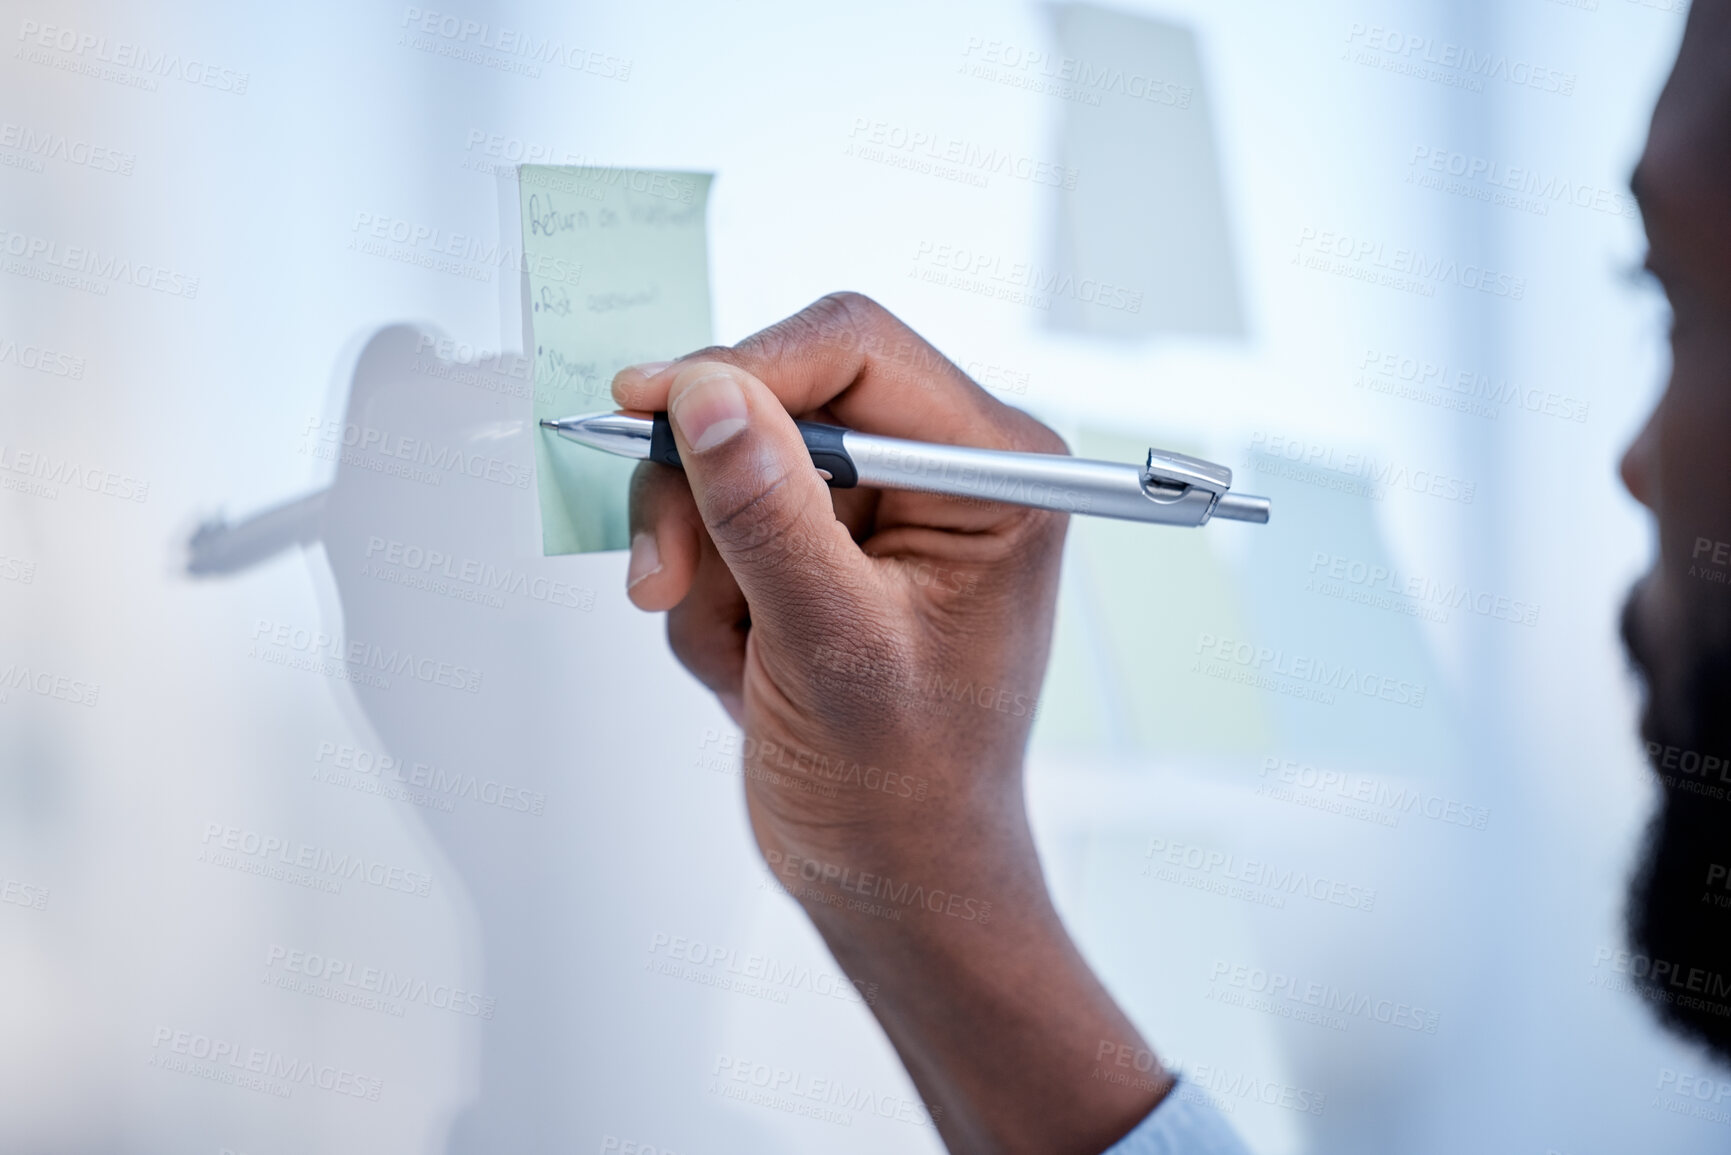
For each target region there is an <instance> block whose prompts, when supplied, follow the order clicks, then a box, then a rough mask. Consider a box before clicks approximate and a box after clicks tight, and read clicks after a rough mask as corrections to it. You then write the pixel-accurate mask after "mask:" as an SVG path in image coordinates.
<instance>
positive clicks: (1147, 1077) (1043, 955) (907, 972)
mask: <svg viewBox="0 0 1731 1155" xmlns="http://www.w3.org/2000/svg"><path fill="white" fill-rule="evenodd" d="M989 825H990V826H991V827H994V828H995V829H990V830H984V829H974V830H970V831H968V832H966V834H965V835H963V836H962V837H959V838H953V839H944V838H934V839H927V840H922V844H921V846H920V847H919V849H918V850H916V851H912V852H897V851H893V850H892V851H885V850H882V849H878V850H876V851H860V852H853V853H848V854H845V855H843V854H823V855H819V856H802V855H799V854H796V853H794V852H791V851H777V852H771V853H770V854H769V858H770V865H771V869H772V870H774V871H776V873H777V876H778V877H779V878H781V880H782V882H783V884H784V885H786V886H787V887H788V888H789V890H790V891H791V892H792V893H793V894H794V895H795V897H797V898H798V899H799V900H800V901H801V903H802V904H803V905H804V906H805V908H806V910H807V912H808V913H809V914H810V915H811V918H812V921H813V923H814V924H815V925H816V927H817V929H818V931H819V933H821V934H822V935H823V937H824V940H825V941H826V942H827V943H828V944H829V947H830V950H831V952H832V953H833V954H834V955H835V958H836V961H837V962H838V963H840V964H841V966H842V968H843V969H844V970H846V971H847V973H848V975H849V976H850V977H851V978H853V979H855V980H856V981H858V982H860V983H861V984H870V985H875V988H876V998H875V999H874V1000H873V1004H872V1009H873V1011H874V1013H876V1015H877V1017H878V1021H879V1022H880V1023H882V1025H883V1027H884V1031H885V1033H887V1034H888V1035H889V1038H890V1041H891V1042H892V1043H893V1044H894V1045H895V1047H896V1050H897V1052H898V1053H899V1054H900V1055H901V1058H902V1061H903V1063H904V1065H905V1066H906V1067H907V1069H908V1072H909V1073H910V1075H912V1077H913V1080H914V1083H915V1084H916V1086H918V1087H919V1090H920V1092H921V1095H922V1097H923V1098H924V1099H925V1101H926V1102H927V1103H928V1104H929V1105H930V1106H931V1108H932V1110H933V1115H934V1117H935V1120H936V1123H937V1126H938V1129H939V1131H940V1133H941V1134H942V1135H943V1137H944V1141H945V1143H946V1144H947V1145H948V1146H949V1148H950V1149H951V1150H952V1151H957V1152H970V1153H972V1152H994V1153H995V1152H1023V1151H1026V1152H1042V1153H1051V1152H1064V1153H1069V1152H1074V1153H1075V1155H1097V1153H1098V1152H1100V1151H1102V1150H1104V1149H1105V1148H1106V1147H1108V1146H1110V1145H1111V1144H1112V1143H1113V1142H1114V1141H1116V1140H1117V1139H1118V1138H1120V1137H1121V1136H1122V1135H1124V1134H1125V1133H1126V1132H1128V1131H1129V1130H1130V1129H1131V1128H1132V1127H1134V1126H1135V1125H1136V1123H1137V1122H1139V1121H1140V1120H1141V1119H1142V1118H1143V1117H1144V1116H1146V1115H1147V1113H1148V1112H1149V1111H1150V1110H1151V1109H1152V1108H1153V1107H1154V1105H1155V1104H1156V1103H1158V1102H1159V1101H1160V1099H1161V1098H1162V1097H1163V1096H1164V1095H1165V1093H1166V1091H1167V1090H1168V1089H1169V1088H1170V1086H1171V1080H1170V1078H1169V1077H1167V1076H1166V1075H1165V1074H1164V1073H1163V1072H1161V1071H1159V1070H1158V1069H1156V1070H1155V1071H1153V1072H1151V1073H1147V1074H1141V1073H1139V1074H1138V1078H1136V1079H1133V1080H1108V1079H1106V1078H1104V1077H1103V1076H1104V1074H1105V1072H1106V1071H1107V1070H1108V1069H1109V1068H1108V1067H1107V1065H1106V1064H1105V1063H1103V1062H1102V1060H1101V1059H1100V1055H1101V1053H1102V1050H1103V1048H1104V1047H1106V1046H1110V1047H1112V1048H1114V1049H1116V1048H1117V1047H1119V1046H1120V1045H1129V1046H1131V1047H1142V1046H1143V1044H1142V1043H1141V1041H1140V1039H1139V1037H1138V1035H1137V1032H1136V1029H1135V1027H1134V1026H1132V1025H1131V1023H1130V1022H1129V1020H1128V1019H1127V1018H1126V1017H1125V1016H1124V1014H1123V1012H1122V1011H1120V1010H1119V1009H1118V1007H1117V1005H1116V1004H1115V1003H1114V1002H1113V1001H1112V998H1111V996H1110V995H1109V994H1107V992H1106V990H1105V988H1104V987H1102V986H1101V984H1100V982H1099V980H1098V979H1096V978H1095V977H1094V975H1093V973H1092V972H1091V971H1090V970H1089V968H1088V965H1087V963H1086V962H1085V961H1084V960H1083V959H1082V957H1081V955H1080V954H1079V953H1078V952H1077V950H1076V948H1075V946H1074V944H1073V943H1072V942H1071V940H1070V938H1069V935H1068V934H1067V933H1066V932H1065V930H1064V927H1063V924H1062V922H1061V921H1060V920H1059V918H1058V915H1057V912H1056V910H1055V909H1054V908H1053V906H1052V903H1051V900H1050V897H1049V895H1048V893H1047V890H1046V886H1045V881H1044V879H1043V877H1042V876H1041V873H1040V869H1039V862H1038V859H1037V856H1036V855H1035V853H1034V848H1033V845H1032V840H1031V838H1030V837H1029V836H1028V833H1027V826H1026V822H1025V820H1024V819H1023V818H1022V816H1021V814H1020V811H1019V808H1017V811H1016V813H1015V814H1013V815H1006V816H1005V817H1004V819H1003V820H1001V821H998V822H992V823H990V824H989ZM1006 826H1007V827H1010V829H1008V830H1006V829H1005V827H1006ZM934 844H935V845H934ZM844 858H845V859H846V860H845V861H842V860H843V859H844ZM868 989H869V988H868Z"/></svg>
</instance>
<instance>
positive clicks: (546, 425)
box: [541, 417, 559, 429]
mask: <svg viewBox="0 0 1731 1155" xmlns="http://www.w3.org/2000/svg"><path fill="white" fill-rule="evenodd" d="M541 428H543V429H557V428H559V424H558V422H555V421H549V420H547V419H546V418H545V417H543V418H541Z"/></svg>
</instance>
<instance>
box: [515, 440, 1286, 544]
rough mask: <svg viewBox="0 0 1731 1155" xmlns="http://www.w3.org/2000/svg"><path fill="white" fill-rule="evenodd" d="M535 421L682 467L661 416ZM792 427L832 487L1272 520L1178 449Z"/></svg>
mask: <svg viewBox="0 0 1731 1155" xmlns="http://www.w3.org/2000/svg"><path fill="white" fill-rule="evenodd" d="M541 424H542V426H543V427H545V428H547V429H551V430H553V431H554V432H555V433H557V434H559V436H561V437H564V438H566V439H568V440H570V441H575V442H577V443H578V444H579V445H587V446H589V447H590V448H591V449H600V450H603V451H605V452H607V453H615V454H618V455H619V456H621V457H636V458H640V459H647V460H649V461H659V462H660V463H661V464H663V465H671V466H674V467H676V468H678V467H680V462H679V451H678V448H677V447H676V446H675V445H674V442H673V427H672V426H671V425H669V424H668V422H667V414H665V413H657V414H655V415H654V416H653V417H639V416H633V415H632V414H629V413H591V414H588V415H586V416H580V417H561V418H558V419H557V420H549V419H547V418H543V419H542V420H541ZM795 424H796V425H798V426H799V431H800V435H801V436H802V437H804V438H805V445H806V449H807V450H808V451H809V452H810V453H811V463H812V467H813V468H815V469H816V470H817V471H818V474H819V475H820V476H821V477H822V478H823V479H824V480H825V481H827V482H828V483H829V484H830V486H831V487H833V488H836V489H848V488H852V487H853V486H856V485H863V486H867V487H870V488H873V489H913V490H919V491H921V492H925V493H942V494H948V495H949V496H952V497H971V498H975V499H977V500H982V501H1001V502H1004V503H1006V504H1009V505H1027V506H1034V507H1036V508H1038V509H1054V510H1059V511H1062V512H1064V513H1082V514H1090V515H1092V516H1094V517H1116V518H1122V519H1124V520H1126V521H1147V522H1153V523H1154V524H1156V525H1203V524H1205V523H1206V522H1207V521H1208V520H1209V519H1210V518H1214V517H1223V518H1228V519H1230V520H1233V521H1254V522H1258V523H1266V522H1267V521H1268V513H1269V501H1268V499H1267V498H1266V497H1250V496H1248V495H1245V494H1237V493H1231V492H1228V491H1229V490H1230V489H1231V488H1232V471H1231V470H1230V469H1228V468H1226V467H1225V466H1224V465H1216V464H1214V463H1213V462H1212V461H1203V460H1201V459H1200V458H1196V457H1186V456H1185V455H1184V454H1182V453H1167V452H1165V451H1164V450H1159V449H1150V450H1149V451H1148V459H1147V460H1146V461H1145V462H1144V463H1142V464H1141V465H1125V464H1120V463H1117V462H1111V461H1089V460H1087V459H1085V458H1079V457H1066V456H1063V455H1062V454H1055V453H1012V452H1008V451H1004V450H997V449H970V448H967V447H965V446H960V445H937V444H932V443H930V442H924V441H903V440H901V439H899V438H895V437H879V436H877V435H875V434H871V433H861V432H859V431H858V430H855V429H843V428H841V427H839V426H835V425H820V424H818V423H816V422H812V421H799V422H795Z"/></svg>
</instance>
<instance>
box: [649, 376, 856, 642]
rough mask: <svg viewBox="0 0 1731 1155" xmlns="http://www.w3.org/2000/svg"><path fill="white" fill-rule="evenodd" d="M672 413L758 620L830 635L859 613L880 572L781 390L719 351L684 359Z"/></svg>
mask: <svg viewBox="0 0 1731 1155" xmlns="http://www.w3.org/2000/svg"><path fill="white" fill-rule="evenodd" d="M667 414H668V419H669V421H670V423H671V424H672V426H673V437H674V441H675V443H676V444H677V445H678V447H679V460H680V462H681V463H682V464H683V465H684V467H685V476H686V479H687V480H688V481H689V483H690V485H691V493H692V496H693V497H694V498H695V499H696V502H697V510H698V513H699V514H700V515H701V516H702V518H703V523H704V526H705V527H706V528H707V529H708V531H709V536H710V538H711V539H712V540H713V541H714V542H715V548H716V550H717V552H719V553H720V555H721V558H722V560H723V561H725V562H726V563H727V568H728V569H729V570H730V571H732V573H733V577H734V580H735V581H736V582H738V583H739V588H740V592H741V593H743V594H744V595H745V600H746V604H747V605H748V606H749V607H750V610H751V620H752V624H753V628H754V629H755V628H757V627H759V626H768V627H769V628H770V630H771V631H772V632H773V633H785V635H786V636H788V637H800V636H804V637H807V638H822V637H823V636H825V634H826V632H829V631H846V630H848V627H849V625H850V624H854V623H857V619H858V618H859V616H860V607H861V604H862V601H861V599H862V597H863V596H864V595H865V594H866V593H867V591H868V589H869V587H870V585H871V581H872V576H873V575H872V572H871V568H870V566H869V564H868V563H867V561H866V558H865V555H864V554H862V553H860V551H859V547H858V546H856V545H855V544H854V541H853V538H852V537H851V536H850V535H849V533H848V531H847V527H846V526H845V525H843V524H842V523H841V522H840V521H837V520H836V516H835V507H834V506H833V504H832V503H831V501H830V496H829V487H828V486H826V485H825V484H824V483H823V481H822V480H821V479H820V478H819V477H818V473H817V470H816V469H815V468H814V467H813V466H812V463H811V454H810V453H809V451H807V449H806V447H805V442H804V440H803V439H801V437H800V434H799V430H798V429H797V428H795V427H794V423H793V418H792V417H790V416H789V415H788V413H787V411H786V410H785V409H783V408H782V404H781V402H780V401H779V400H777V398H776V396H775V394H774V393H772V392H770V390H769V387H768V386H766V385H765V384H764V383H763V382H762V381H759V380H758V379H757V378H756V377H754V376H752V375H751V374H750V373H748V372H747V371H745V370H744V369H740V368H738V367H737V366H734V365H729V364H726V363H724V362H720V361H694V362H692V363H691V364H688V365H683V366H681V367H680V369H679V371H678V374H677V375H676V376H675V377H674V379H673V382H672V385H671V386H670V388H669V389H668V397H667Z"/></svg>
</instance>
